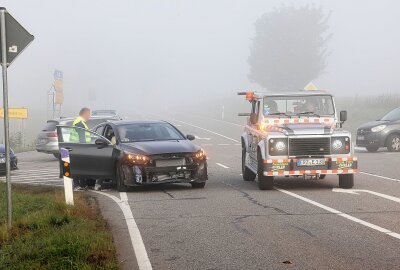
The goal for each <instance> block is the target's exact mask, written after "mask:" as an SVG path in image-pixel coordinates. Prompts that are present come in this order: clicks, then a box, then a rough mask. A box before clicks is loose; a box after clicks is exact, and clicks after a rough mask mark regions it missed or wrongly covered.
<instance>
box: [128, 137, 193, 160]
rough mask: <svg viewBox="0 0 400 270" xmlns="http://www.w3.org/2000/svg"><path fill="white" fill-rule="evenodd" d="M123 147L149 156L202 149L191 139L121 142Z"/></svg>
mask: <svg viewBox="0 0 400 270" xmlns="http://www.w3.org/2000/svg"><path fill="white" fill-rule="evenodd" d="M121 148H122V149H123V150H126V151H132V152H134V153H138V154H143V155H149V156H151V155H159V154H168V153H193V152H196V151H198V150H200V147H198V146H196V145H194V144H193V143H192V142H190V141H189V140H179V141H148V142H133V143H123V144H121Z"/></svg>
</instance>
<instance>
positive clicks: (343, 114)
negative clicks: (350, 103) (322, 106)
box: [340, 111, 347, 122]
mask: <svg viewBox="0 0 400 270" xmlns="http://www.w3.org/2000/svg"><path fill="white" fill-rule="evenodd" d="M345 121H347V111H340V122H345Z"/></svg>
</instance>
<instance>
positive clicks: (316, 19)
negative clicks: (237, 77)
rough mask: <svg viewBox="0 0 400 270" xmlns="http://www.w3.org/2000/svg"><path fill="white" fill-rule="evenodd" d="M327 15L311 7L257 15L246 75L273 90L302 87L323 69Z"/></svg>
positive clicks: (277, 9) (288, 7)
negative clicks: (248, 72) (248, 70)
mask: <svg viewBox="0 0 400 270" xmlns="http://www.w3.org/2000/svg"><path fill="white" fill-rule="evenodd" d="M328 19H329V15H325V14H324V12H323V10H322V8H320V7H319V8H317V7H315V6H309V5H307V6H303V7H298V8H297V7H295V6H281V7H280V8H276V9H274V10H273V11H271V12H268V13H266V14H264V15H263V16H261V17H260V18H259V19H258V20H257V21H256V23H255V28H256V35H255V38H254V40H253V46H252V47H251V51H250V56H249V58H248V63H249V65H250V74H249V78H250V80H252V81H253V82H256V83H258V84H259V85H261V86H262V87H265V88H267V89H269V90H275V91H288V90H299V89H302V88H303V87H304V86H305V85H306V84H307V83H308V82H310V81H311V80H314V79H316V78H318V77H319V76H320V75H321V74H322V73H323V71H324V70H325V68H326V59H327V56H328V53H327V42H328V41H329V39H330V37H331V35H330V34H327V31H328V28H329V26H328V23H327V21H328Z"/></svg>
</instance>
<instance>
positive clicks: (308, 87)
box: [304, 82, 318, 91]
mask: <svg viewBox="0 0 400 270" xmlns="http://www.w3.org/2000/svg"><path fill="white" fill-rule="evenodd" d="M304 90H307V91H314V90H318V88H317V87H316V86H315V84H313V83H312V82H309V83H308V84H307V85H306V86H305V87H304Z"/></svg>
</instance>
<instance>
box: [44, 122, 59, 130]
mask: <svg viewBox="0 0 400 270" xmlns="http://www.w3.org/2000/svg"><path fill="white" fill-rule="evenodd" d="M57 125H58V122H57V121H48V122H47V123H46V125H45V126H44V127H43V128H42V131H54V130H56V126H57Z"/></svg>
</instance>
